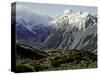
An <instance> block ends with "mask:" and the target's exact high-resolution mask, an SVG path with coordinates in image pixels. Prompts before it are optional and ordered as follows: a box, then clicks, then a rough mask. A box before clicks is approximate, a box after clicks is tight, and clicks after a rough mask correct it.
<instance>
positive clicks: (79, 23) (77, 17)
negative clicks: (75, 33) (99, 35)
mask: <svg viewBox="0 0 100 75" xmlns="http://www.w3.org/2000/svg"><path fill="white" fill-rule="evenodd" d="M91 16H92V17H95V16H93V15H91V14H90V13H88V12H81V11H79V12H73V11H72V10H69V9H66V10H65V11H64V12H63V15H61V16H60V17H57V18H56V19H55V20H54V21H52V23H54V24H55V26H56V27H58V28H61V27H63V26H61V25H64V23H65V24H66V25H70V26H71V27H77V28H79V29H84V30H85V23H86V21H87V20H89V19H90V18H91ZM92 21H93V22H94V20H93V19H92Z"/></svg>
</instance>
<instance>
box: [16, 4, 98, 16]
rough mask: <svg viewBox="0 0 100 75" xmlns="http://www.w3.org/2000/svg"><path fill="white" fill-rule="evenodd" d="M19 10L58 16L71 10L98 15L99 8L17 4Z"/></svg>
mask: <svg viewBox="0 0 100 75" xmlns="http://www.w3.org/2000/svg"><path fill="white" fill-rule="evenodd" d="M17 9H20V10H21V9H23V10H26V11H29V10H31V11H33V12H35V13H40V14H46V15H50V16H56V15H57V14H61V13H63V11H64V10H66V9H70V10H72V11H74V12H77V11H84V12H89V13H97V7H92V6H76V5H62V4H43V3H23V2H18V3H17Z"/></svg>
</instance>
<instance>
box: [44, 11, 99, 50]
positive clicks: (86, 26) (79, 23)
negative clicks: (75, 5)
mask: <svg viewBox="0 0 100 75" xmlns="http://www.w3.org/2000/svg"><path fill="white" fill-rule="evenodd" d="M55 26H56V30H55V32H54V33H52V34H51V35H49V37H48V38H47V39H46V40H45V42H44V45H46V46H47V47H48V48H61V49H62V48H65V49H85V50H96V49H97V17H96V16H94V15H92V14H90V13H86V12H76V13H75V12H70V13H69V11H68V12H66V13H64V14H63V15H62V16H61V17H59V18H58V19H57V20H56V22H55Z"/></svg>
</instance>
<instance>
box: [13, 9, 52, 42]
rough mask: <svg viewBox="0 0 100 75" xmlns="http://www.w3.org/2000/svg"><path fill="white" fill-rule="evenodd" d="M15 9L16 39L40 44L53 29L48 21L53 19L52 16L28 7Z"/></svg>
mask: <svg viewBox="0 0 100 75" xmlns="http://www.w3.org/2000/svg"><path fill="white" fill-rule="evenodd" d="M16 10H17V11H16V35H17V36H16V38H17V41H25V42H30V43H35V44H41V43H42V42H43V41H44V40H45V39H46V38H47V37H48V35H49V34H50V33H51V32H52V31H53V28H52V24H50V23H49V22H50V21H51V20H53V18H52V17H50V16H48V15H43V14H38V13H34V12H32V10H28V9H27V11H26V10H23V9H17V8H16ZM12 17H13V16H12ZM12 21H13V20H12Z"/></svg>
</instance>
